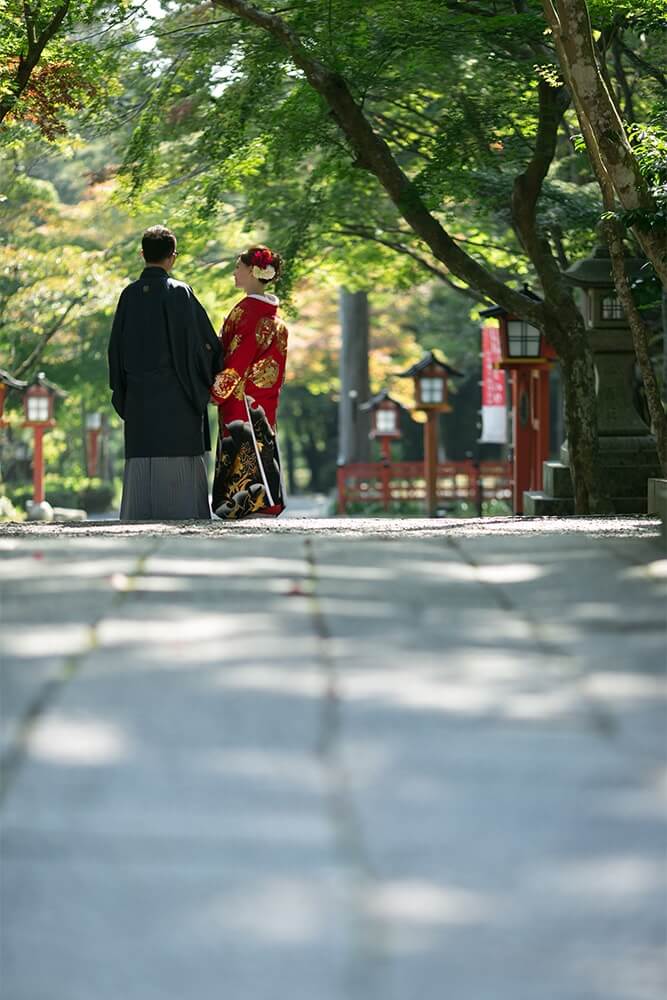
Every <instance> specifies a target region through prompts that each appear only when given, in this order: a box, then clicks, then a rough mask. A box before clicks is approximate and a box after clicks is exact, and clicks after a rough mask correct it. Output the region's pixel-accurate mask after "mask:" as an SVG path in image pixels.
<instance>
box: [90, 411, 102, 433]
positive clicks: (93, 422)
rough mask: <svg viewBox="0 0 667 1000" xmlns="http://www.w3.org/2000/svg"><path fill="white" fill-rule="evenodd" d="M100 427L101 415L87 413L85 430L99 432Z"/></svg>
mask: <svg viewBox="0 0 667 1000" xmlns="http://www.w3.org/2000/svg"><path fill="white" fill-rule="evenodd" d="M101 426H102V414H101V413H89V414H88V415H87V416H86V429H87V430H89V431H99V429H100V428H101Z"/></svg>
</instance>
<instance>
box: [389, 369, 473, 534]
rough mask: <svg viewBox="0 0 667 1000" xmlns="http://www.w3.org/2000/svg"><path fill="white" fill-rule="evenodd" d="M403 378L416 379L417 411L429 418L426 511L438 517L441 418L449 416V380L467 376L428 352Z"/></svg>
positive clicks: (426, 452)
mask: <svg viewBox="0 0 667 1000" xmlns="http://www.w3.org/2000/svg"><path fill="white" fill-rule="evenodd" d="M398 377H399V378H412V379H413V380H414V387H415V406H414V409H415V410H422V411H423V412H424V413H425V414H426V423H425V424H424V478H425V480H426V509H427V513H428V515H429V517H435V515H436V513H437V506H438V495H437V494H438V490H437V479H438V415H439V414H440V413H449V412H450V411H451V409H452V407H451V406H450V404H449V385H448V382H449V379H450V378H451V377H455V378H462V377H463V372H459V371H457V370H456V368H452V366H451V365H449V364H447V362H446V361H440V359H439V358H437V357H436V355H435V353H434V352H433V351H427V352H426V354H424V356H423V357H422V359H421V361H418V362H417V363H416V364H414V365H412V366H411V367H410V368H408V369H407V371H404V372H401V373H400V374H399V376H398Z"/></svg>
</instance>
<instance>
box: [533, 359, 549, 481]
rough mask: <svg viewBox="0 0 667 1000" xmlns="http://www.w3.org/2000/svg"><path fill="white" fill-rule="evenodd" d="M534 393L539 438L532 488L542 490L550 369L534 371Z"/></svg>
mask: <svg viewBox="0 0 667 1000" xmlns="http://www.w3.org/2000/svg"><path fill="white" fill-rule="evenodd" d="M531 390H532V395H533V397H534V398H533V429H534V432H535V435H536V439H537V442H536V443H537V447H536V449H535V466H536V467H535V469H534V475H533V482H532V483H531V487H530V488H531V490H541V489H542V486H543V481H542V479H543V475H542V467H543V464H544V462H548V461H549V437H550V428H549V418H550V406H549V369H548V368H540V369H538V370H537V371H533V380H532V385H531Z"/></svg>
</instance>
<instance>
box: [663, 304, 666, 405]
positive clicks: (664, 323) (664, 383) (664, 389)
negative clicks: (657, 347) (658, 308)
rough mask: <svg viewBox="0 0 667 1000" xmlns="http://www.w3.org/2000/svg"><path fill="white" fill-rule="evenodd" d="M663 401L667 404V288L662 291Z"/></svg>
mask: <svg viewBox="0 0 667 1000" xmlns="http://www.w3.org/2000/svg"><path fill="white" fill-rule="evenodd" d="M662 401H663V403H665V404H667V288H663V290H662Z"/></svg>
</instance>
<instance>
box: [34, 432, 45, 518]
mask: <svg viewBox="0 0 667 1000" xmlns="http://www.w3.org/2000/svg"><path fill="white" fill-rule="evenodd" d="M34 430H35V447H34V451H33V456H32V493H33V502H34V503H44V449H43V447H42V439H43V437H44V430H45V428H44V427H35V429H34Z"/></svg>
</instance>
